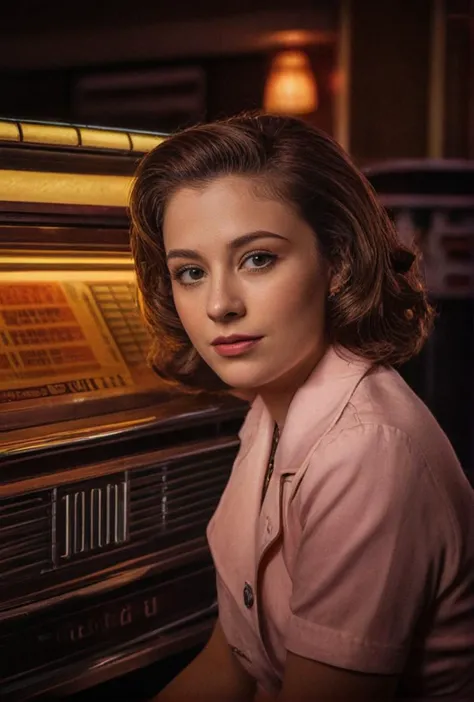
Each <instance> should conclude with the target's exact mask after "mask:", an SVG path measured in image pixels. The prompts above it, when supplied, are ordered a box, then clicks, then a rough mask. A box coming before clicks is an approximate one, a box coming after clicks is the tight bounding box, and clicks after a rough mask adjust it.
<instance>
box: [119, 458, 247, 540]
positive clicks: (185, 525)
mask: <svg viewBox="0 0 474 702" xmlns="http://www.w3.org/2000/svg"><path fill="white" fill-rule="evenodd" d="M234 457H235V449H224V450H220V451H215V452H213V453H212V455H209V454H205V455H203V456H200V457H199V458H195V459H194V460H189V459H178V460H175V461H172V462H169V463H161V464H160V463H159V464H157V465H155V466H152V467H147V468H142V469H139V470H137V471H135V472H134V475H133V478H132V483H131V504H130V525H131V526H130V531H131V540H132V541H134V542H135V543H136V542H137V541H139V540H149V539H153V540H159V542H160V543H162V544H163V546H167V545H168V543H172V542H173V541H174V539H175V538H176V537H177V535H178V534H179V535H180V537H182V534H181V532H182V531H184V530H185V531H187V532H190V534H192V533H193V532H195V533H196V535H200V534H203V533H204V527H205V525H206V524H207V522H208V521H209V519H210V517H211V516H212V513H213V511H214V509H215V508H216V506H217V502H218V501H219V497H220V495H221V493H222V491H223V489H224V486H225V483H226V482H227V479H228V477H229V472H230V468H231V466H232V461H233V459H234Z"/></svg>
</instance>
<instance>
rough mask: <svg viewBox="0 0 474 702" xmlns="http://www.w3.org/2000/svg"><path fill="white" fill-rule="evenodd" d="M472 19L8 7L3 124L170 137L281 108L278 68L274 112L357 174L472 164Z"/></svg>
mask: <svg viewBox="0 0 474 702" xmlns="http://www.w3.org/2000/svg"><path fill="white" fill-rule="evenodd" d="M472 21H473V3H472V1H471V0H383V1H380V0H352V1H351V0H291V1H290V0H226V2H223V1H222V0H201V2H199V3H197V2H193V1H192V0H179V2H163V1H162V2H146V1H142V2H137V3H132V2H129V1H128V0H113V1H112V0H102V1H101V2H96V1H95V0H82V1H81V2H80V3H74V4H70V3H65V2H62V1H61V0H49V2H44V1H43V0H16V1H15V2H13V1H11V2H8V3H4V4H3V6H2V17H1V23H0V114H1V115H3V116H7V117H8V116H14V117H22V118H24V119H26V118H31V119H52V120H59V121H75V122H81V123H87V124H90V123H94V124H104V125H108V126H119V127H122V126H123V127H128V128H133V129H146V130H158V131H159V130H165V131H167V130H169V129H175V128H177V127H180V126H183V125H185V124H188V123H192V122H196V121H198V120H210V119H214V118H216V117H221V116H224V115H230V114H233V113H235V112H238V111H240V110H243V109H261V108H262V107H269V106H271V107H273V108H274V109H275V108H278V107H279V106H280V107H282V106H281V105H280V104H279V102H278V99H279V98H278V86H277V82H278V79H280V80H282V79H283V77H284V76H282V74H285V72H286V74H287V79H288V74H290V78H289V79H288V80H290V81H293V92H292V96H293V97H292V99H291V100H290V99H289V98H288V95H289V93H288V92H287V93H286V101H284V102H283V107H282V109H285V110H286V111H289V112H297V113H300V114H304V116H305V118H306V119H308V120H309V121H311V122H312V123H313V124H316V125H317V126H319V127H321V128H322V129H324V130H326V131H328V132H329V133H331V134H333V135H334V136H335V137H336V138H337V139H338V140H339V141H340V142H341V143H342V144H343V145H344V146H345V147H346V148H348V149H349V150H350V152H351V153H352V155H353V156H354V157H355V158H356V160H357V161H358V162H359V163H360V164H366V163H369V162H372V161H380V160H382V159H392V158H401V157H403V158H419V157H441V156H442V157H460V158H468V157H469V156H470V155H472V151H473V149H474V127H473V121H472V108H473V100H474V97H473V94H474V93H473V66H474V63H473V49H472V41H473V37H472V31H473V29H472ZM286 52H292V53H291V54H290V53H286ZM291 76H292V77H291ZM297 81H300V84H299V88H298V87H295V82H297ZM283 95H285V93H283ZM280 100H281V95H280Z"/></svg>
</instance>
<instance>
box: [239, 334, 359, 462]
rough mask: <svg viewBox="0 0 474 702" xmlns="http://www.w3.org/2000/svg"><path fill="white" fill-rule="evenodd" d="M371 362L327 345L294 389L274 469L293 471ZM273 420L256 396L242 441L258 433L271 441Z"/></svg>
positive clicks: (334, 419) (332, 421) (335, 418)
mask: <svg viewBox="0 0 474 702" xmlns="http://www.w3.org/2000/svg"><path fill="white" fill-rule="evenodd" d="M372 366H373V363H372V362H371V361H368V360H366V359H363V358H361V357H360V356H356V355H355V354H353V353H351V352H349V351H347V350H346V349H342V348H340V347H335V346H330V347H329V348H328V350H327V352H326V353H325V355H324V356H323V358H322V359H321V360H320V361H319V363H318V364H317V365H316V367H315V368H314V370H313V371H312V373H311V374H310V376H309V377H308V379H307V380H306V382H305V383H304V384H303V385H302V386H301V387H300V388H299V389H298V391H297V392H296V393H295V395H294V397H293V399H292V401H291V404H290V407H289V409H288V413H287V416H286V421H285V426H284V428H283V431H282V433H281V436H280V442H279V445H278V450H277V453H276V458H275V465H274V473H275V474H280V475H282V474H290V473H296V472H297V470H298V468H299V467H300V466H301V464H302V462H303V461H304V459H305V458H306V456H307V455H308V453H309V452H310V451H311V450H312V449H313V448H314V446H315V445H316V443H317V442H318V441H319V439H320V438H321V437H322V436H323V435H324V434H326V433H327V432H328V431H329V430H330V429H331V428H332V427H333V426H334V425H335V424H336V422H337V421H338V419H339V417H340V416H341V414H342V412H343V411H344V408H345V407H346V406H347V404H348V402H349V401H350V398H351V397H352V395H353V393H354V391H355V389H356V387H357V386H358V384H359V383H360V381H361V380H362V378H363V377H364V376H365V375H366V374H367V373H368V372H369V371H370V369H371V367H372ZM272 427H273V420H272V417H271V415H270V413H269V411H268V409H267V407H266V405H265V404H264V402H263V400H262V398H261V397H257V398H256V399H255V400H254V402H253V404H252V408H251V409H250V411H249V414H248V415H247V419H246V421H245V423H244V425H243V427H242V430H241V432H240V439H241V441H242V443H244V442H247V441H248V442H250V443H253V440H254V438H255V437H256V434H257V432H258V436H259V437H260V438H261V439H263V437H265V440H267V441H268V440H270V441H271V435H272Z"/></svg>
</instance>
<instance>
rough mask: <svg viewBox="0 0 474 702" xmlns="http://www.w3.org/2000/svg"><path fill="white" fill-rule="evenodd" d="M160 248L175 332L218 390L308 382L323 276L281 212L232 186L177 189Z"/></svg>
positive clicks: (287, 211)
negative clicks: (184, 337) (182, 333)
mask: <svg viewBox="0 0 474 702" xmlns="http://www.w3.org/2000/svg"><path fill="white" fill-rule="evenodd" d="M164 244H165V250H166V254H167V259H168V267H169V271H170V274H171V279H172V290H173V298H174V302H175V306H176V310H177V312H178V315H179V317H180V320H181V323H182V324H183V327H184V329H185V330H186V332H187V334H188V336H189V338H190V340H191V342H192V344H193V345H194V347H195V348H196V350H197V351H198V353H199V354H200V355H201V356H202V358H203V359H204V360H205V361H206V363H207V364H208V365H209V366H210V367H211V368H212V369H213V370H214V372H215V373H216V374H217V375H218V376H219V377H220V378H221V379H222V380H223V381H224V382H225V383H227V384H228V385H230V386H231V387H234V388H238V389H242V390H251V391H256V392H258V391H261V390H264V389H271V388H275V389H277V388H278V386H279V384H280V383H284V382H285V380H286V381H288V379H289V378H291V377H293V376H295V377H297V376H298V370H299V369H300V368H307V369H308V372H310V370H311V368H312V367H313V366H314V365H315V363H316V362H317V360H318V359H319V357H320V355H321V353H322V350H323V349H324V343H325V342H324V309H325V299H326V295H327V289H328V283H329V273H328V267H327V265H326V263H325V262H324V260H323V259H322V258H321V256H320V255H319V254H318V251H317V246H316V240H315V234H314V232H313V231H312V229H311V228H310V227H309V225H308V224H306V222H304V221H303V220H302V219H301V217H300V216H299V215H298V214H297V213H296V212H295V211H294V209H293V208H292V207H291V206H290V205H288V204H286V203H284V202H281V201H277V200H271V199H263V198H262V197H261V196H257V195H256V193H255V184H254V183H252V182H251V181H250V180H249V179H245V178H243V177H237V176H226V177H222V178H218V179H216V180H214V181H212V182H211V183H210V184H208V185H204V186H202V187H199V188H196V189H192V188H182V189H181V190H178V191H177V192H176V193H175V194H174V195H173V196H172V197H171V198H170V201H169V203H168V205H167V207H166V211H165V217H164ZM229 337H234V339H232V338H229ZM239 338H240V340H239Z"/></svg>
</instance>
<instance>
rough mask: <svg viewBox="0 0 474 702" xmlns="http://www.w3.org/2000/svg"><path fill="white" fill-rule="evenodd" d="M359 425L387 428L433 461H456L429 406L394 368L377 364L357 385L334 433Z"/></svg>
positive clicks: (369, 428) (368, 428) (396, 441)
mask: <svg viewBox="0 0 474 702" xmlns="http://www.w3.org/2000/svg"><path fill="white" fill-rule="evenodd" d="M355 427H359V428H360V430H361V431H363V432H365V434H366V435H367V434H371V433H372V434H373V433H374V432H377V430H378V432H379V433H380V430H381V429H382V428H384V429H385V433H386V435H387V437H390V440H391V442H393V443H394V444H400V445H401V444H404V445H406V446H411V447H412V449H413V451H415V452H416V453H417V454H418V455H419V456H423V458H424V460H425V461H427V462H428V463H430V464H431V463H432V460H433V458H435V457H439V456H440V455H442V456H443V458H444V460H445V461H454V462H456V461H457V459H456V456H455V454H454V451H453V449H452V446H451V444H450V442H449V440H448V438H447V436H446V434H445V433H444V431H443V430H442V428H441V427H440V425H439V423H438V422H437V420H436V419H435V417H434V416H433V414H432V412H431V411H430V410H429V408H428V407H427V405H426V404H425V403H424V402H423V401H422V400H421V399H420V398H419V397H418V396H417V395H416V393H415V392H414V391H413V390H412V388H410V386H409V385H408V384H407V383H406V381H405V380H404V379H403V378H402V377H401V375H400V374H399V373H398V372H397V371H396V370H394V369H393V368H386V367H375V368H373V369H372V370H371V372H369V373H367V375H366V376H365V377H364V378H363V380H362V382H361V383H360V384H359V385H358V386H357V388H355V390H354V393H353V395H352V397H351V398H350V401H349V402H348V404H347V407H346V409H345V411H344V413H343V414H342V415H341V418H340V422H339V423H338V426H335V427H333V433H334V432H335V433H338V432H341V431H347V430H350V429H351V428H355Z"/></svg>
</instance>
